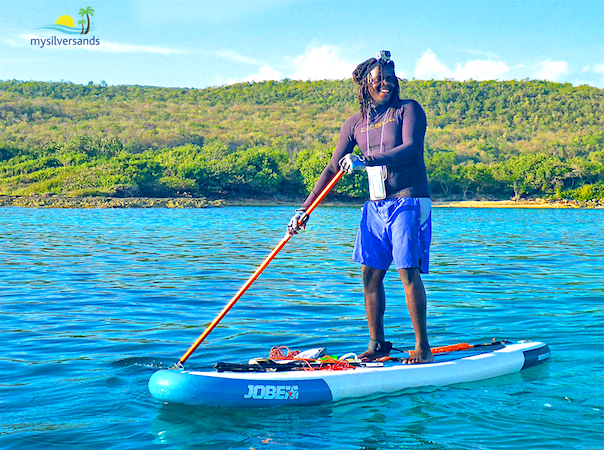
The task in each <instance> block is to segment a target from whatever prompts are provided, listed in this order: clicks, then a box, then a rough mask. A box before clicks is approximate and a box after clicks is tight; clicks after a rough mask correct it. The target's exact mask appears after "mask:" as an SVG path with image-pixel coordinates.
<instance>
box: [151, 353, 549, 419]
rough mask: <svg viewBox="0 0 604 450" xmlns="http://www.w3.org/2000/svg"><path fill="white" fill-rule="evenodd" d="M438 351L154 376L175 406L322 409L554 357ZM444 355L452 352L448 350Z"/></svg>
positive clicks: (157, 391)
mask: <svg viewBox="0 0 604 450" xmlns="http://www.w3.org/2000/svg"><path fill="white" fill-rule="evenodd" d="M451 347H453V348H459V350H452V351H442V352H435V353H436V354H435V358H434V362H432V363H429V364H401V362H400V360H399V359H398V358H392V359H390V360H387V361H384V362H377V363H376V362H374V363H361V362H359V361H358V360H357V361H355V360H352V361H350V362H346V360H344V361H342V360H340V361H335V360H334V362H332V363H325V362H321V361H319V360H312V361H309V360H303V359H296V358H295V357H294V358H292V359H290V360H286V361H283V360H281V361H275V360H271V359H259V360H256V361H250V364H229V363H218V364H217V365H216V370H217V371H216V372H198V371H194V370H175V369H169V370H167V369H164V370H159V371H157V372H155V373H154V374H153V376H152V377H151V379H150V380H149V391H150V392H151V395H152V396H153V397H155V398H156V399H158V400H161V401H163V402H168V403H182V404H188V405H204V406H223V407H270V406H278V405H318V404H322V403H329V402H334V401H338V400H342V399H348V398H357V397H364V396H367V395H375V394H388V393H392V392H396V391H400V390H403V389H408V388H422V387H428V386H447V385H451V384H455V383H462V382H470V381H479V380H485V379H488V378H493V377H498V376H502V375H508V374H511V373H516V372H519V371H521V370H523V369H526V368H528V367H532V366H535V365H537V364H539V363H540V362H542V361H545V360H546V359H548V358H549V357H550V350H549V347H548V346H547V345H546V344H544V343H541V342H519V343H510V342H507V341H503V342H495V343H490V344H478V345H473V346H469V345H468V344H459V345H457V346H451ZM444 349H447V347H445V348H444Z"/></svg>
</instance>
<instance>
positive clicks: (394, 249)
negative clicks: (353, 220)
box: [352, 198, 432, 273]
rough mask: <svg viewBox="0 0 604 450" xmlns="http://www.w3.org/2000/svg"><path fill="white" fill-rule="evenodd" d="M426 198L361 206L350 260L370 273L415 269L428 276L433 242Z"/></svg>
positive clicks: (398, 199)
mask: <svg viewBox="0 0 604 450" xmlns="http://www.w3.org/2000/svg"><path fill="white" fill-rule="evenodd" d="M431 205H432V202H431V201H430V199H429V198H393V199H386V200H381V201H368V202H366V203H365V206H363V218H362V219H361V224H360V225H359V231H358V233H357V239H356V243H355V245H354V251H353V253H352V259H353V260H354V261H356V262H359V263H361V264H364V265H365V266H368V267H371V268H373V269H379V270H388V268H389V267H390V265H391V264H392V261H394V264H395V266H396V268H397V270H398V269H409V268H413V267H418V268H419V269H420V272H421V273H428V266H429V262H430V241H431V240H432V214H431Z"/></svg>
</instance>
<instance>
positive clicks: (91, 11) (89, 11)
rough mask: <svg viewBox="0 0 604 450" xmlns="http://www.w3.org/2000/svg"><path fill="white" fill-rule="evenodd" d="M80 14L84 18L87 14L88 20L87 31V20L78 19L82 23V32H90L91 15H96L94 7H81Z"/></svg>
mask: <svg viewBox="0 0 604 450" xmlns="http://www.w3.org/2000/svg"><path fill="white" fill-rule="evenodd" d="M79 14H80V16H81V17H82V18H83V17H84V16H86V20H87V21H88V26H87V27H86V31H84V23H85V21H84V20H83V19H82V20H79V21H78V23H79V24H81V25H82V33H80V34H88V30H90V16H94V9H92V8H91V7H90V6H89V7H88V8H86V9H84V8H80V12H79Z"/></svg>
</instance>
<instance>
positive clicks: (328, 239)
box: [0, 207, 604, 450]
mask: <svg viewBox="0 0 604 450" xmlns="http://www.w3.org/2000/svg"><path fill="white" fill-rule="evenodd" d="M292 212H293V208H286V207H274V208H273V207H264V208H244V207H228V208H219V209H201V210H168V209H150V210H135V209H127V210H100V209H99V210H56V209H21V208H0V261H1V264H0V345H1V348H2V352H1V353H0V448H2V449H48V448H78V449H138V448H147V449H148V448H161V449H164V448H165V449H250V448H253V449H256V450H257V449H309V448H315V447H321V448H334V449H367V450H369V449H372V450H377V449H406V448H409V449H569V448H572V449H596V448H602V442H603V439H604V436H603V434H602V429H603V425H604V416H603V411H604V395H603V393H602V392H603V389H602V387H603V383H602V378H603V374H604V370H603V369H604V354H603V346H602V343H603V342H602V341H603V336H604V333H603V331H604V313H603V309H604V308H603V305H604V288H603V283H602V280H603V276H602V274H603V273H604V270H603V269H604V262H603V261H604V237H603V234H604V233H603V231H604V226H603V223H604V210H515V209H445V208H441V209H435V210H434V240H433V247H432V249H433V251H432V264H431V274H430V275H427V276H425V277H424V282H425V284H426V288H427V292H428V300H429V331H430V335H431V340H432V344H433V345H444V344H450V343H456V342H468V341H469V342H472V343H476V342H489V341H491V339H493V338H496V339H508V340H512V341H514V340H520V339H532V340H540V341H544V342H546V343H548V344H549V346H550V348H551V350H552V358H551V361H550V362H548V363H545V364H542V365H540V366H537V367H535V368H532V369H529V370H526V371H523V372H521V373H519V374H514V375H510V376H505V377H500V378H497V379H493V380H487V381H483V382H476V383H468V384H465V385H457V386H453V387H449V388H446V389H439V390H434V389H427V390H423V391H412V392H404V393H401V394H400V395H389V396H387V397H378V398H368V399H363V400H357V401H349V402H344V403H339V404H335V405H328V406H321V407H306V408H277V409H264V410H236V409H220V408H192V407H183V406H177V405H163V404H161V403H160V402H158V401H156V400H155V399H153V398H151V397H150V396H149V394H148V390H147V381H148V379H149V377H150V376H151V374H152V373H153V370H154V367H157V366H161V365H164V366H170V365H172V364H173V363H174V362H176V361H177V360H178V359H179V358H180V356H181V355H182V354H183V353H184V352H185V350H187V348H188V347H189V345H190V344H191V343H192V342H193V341H194V340H195V339H196V338H197V336H198V335H199V334H200V333H201V332H202V331H203V329H204V327H205V325H206V324H207V323H208V322H209V321H211V320H212V319H213V318H214V317H215V315H216V314H217V313H218V312H219V311H220V310H221V309H222V307H223V306H224V305H225V304H226V302H227V301H228V300H229V299H230V298H231V297H232V296H233V294H234V293H235V292H236V291H237V290H238V289H239V287H240V286H241V285H242V284H243V283H244V282H245V280H246V279H247V278H248V277H249V276H250V275H251V273H252V272H253V271H254V270H255V268H256V267H257V265H258V264H259V263H260V262H262V260H263V259H264V258H265V257H266V255H268V253H269V252H270V250H271V249H272V248H273V247H274V246H275V245H276V244H277V243H278V241H279V240H280V238H281V237H282V235H283V232H284V225H285V224H286V223H287V221H288V220H289V217H290V216H291V214H292ZM359 218H360V209H359V208H358V207H356V208H353V207H350V208H320V209H318V210H317V211H316V212H315V213H314V214H313V217H312V218H311V220H310V222H309V227H308V230H307V231H306V232H304V233H301V234H300V235H298V236H295V237H294V238H293V239H292V240H290V242H289V243H288V244H287V246H286V247H285V248H284V250H283V251H282V252H281V253H280V254H279V255H278V256H277V258H276V260H275V261H274V262H273V263H272V264H271V265H270V266H269V267H268V269H267V270H266V271H265V273H264V274H263V275H262V276H261V277H260V278H259V279H258V280H257V281H256V283H255V284H254V285H253V286H252V287H251V288H250V290H249V291H248V292H247V293H246V294H245V295H244V296H243V298H242V299H241V300H240V301H239V303H237V305H236V306H235V307H234V309H233V310H232V311H231V312H230V313H229V314H228V315H227V316H226V317H225V319H224V320H223V321H222V322H221V324H220V325H219V326H218V327H217V328H216V329H215V330H214V331H213V332H212V334H211V335H210V336H209V337H208V339H207V340H206V342H204V343H203V344H202V345H201V346H200V348H199V349H198V350H197V351H196V352H195V353H194V354H193V356H192V357H191V358H190V359H189V361H188V362H187V367H188V368H204V367H205V368H209V367H211V366H212V365H213V363H214V362H216V361H218V360H222V361H232V362H241V361H247V360H248V359H249V358H251V357H254V356H261V355H266V354H267V352H268V350H269V349H270V348H271V347H272V346H274V345H286V346H288V347H289V348H291V349H305V348H310V347H316V346H325V347H327V348H328V350H329V352H330V353H332V354H341V353H343V352H348V351H357V352H359V351H361V350H363V349H364V348H365V347H366V342H367V338H368V336H367V331H366V324H365V318H364V309H363V306H362V304H363V302H362V292H361V287H360V278H359V268H358V267H357V265H356V264H355V263H353V262H351V261H350V253H351V251H352V241H353V238H354V235H355V232H356V227H357V224H358V220H359ZM386 291H387V299H388V309H387V313H386V319H385V320H386V326H387V337H388V338H389V339H390V340H393V341H394V342H395V344H396V346H398V347H409V346H412V344H413V333H412V330H411V325H410V321H409V317H408V313H407V310H406V306H405V301H404V296H403V294H402V287H401V285H400V281H397V279H396V272H394V271H392V272H391V273H389V275H388V277H387V279H386Z"/></svg>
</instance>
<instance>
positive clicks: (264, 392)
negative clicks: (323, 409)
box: [149, 370, 332, 407]
mask: <svg viewBox="0 0 604 450" xmlns="http://www.w3.org/2000/svg"><path fill="white" fill-rule="evenodd" d="M149 390H150V392H151V395H153V397H155V398H157V399H159V400H163V401H165V402H170V403H184V404H195V405H199V404H204V405H208V406H221V405H222V406H224V405H229V406H247V407H250V406H251V407H269V406H279V405H296V404H304V405H318V404H321V403H326V402H330V401H332V395H331V390H330V389H329V387H328V386H327V383H326V382H325V381H324V380H321V379H311V380H287V381H279V380H246V379H234V378H223V377H220V378H218V377H208V376H203V375H195V374H191V373H190V372H187V371H175V370H160V371H158V372H156V373H154V374H153V376H152V377H151V379H150V380H149Z"/></svg>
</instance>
